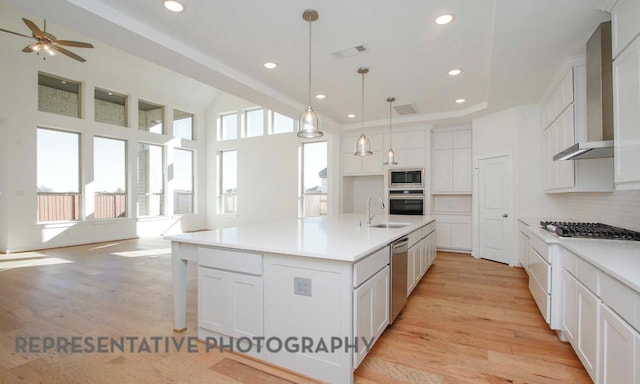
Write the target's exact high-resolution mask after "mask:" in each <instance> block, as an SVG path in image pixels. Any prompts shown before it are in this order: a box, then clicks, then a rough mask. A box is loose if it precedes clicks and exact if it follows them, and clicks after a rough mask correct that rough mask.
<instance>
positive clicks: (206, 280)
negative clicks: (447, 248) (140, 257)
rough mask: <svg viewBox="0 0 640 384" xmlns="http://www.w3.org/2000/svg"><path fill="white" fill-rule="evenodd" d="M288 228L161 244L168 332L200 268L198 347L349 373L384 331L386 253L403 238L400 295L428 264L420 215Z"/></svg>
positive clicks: (428, 229) (319, 373) (348, 378)
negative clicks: (167, 274) (168, 273)
mask: <svg viewBox="0 0 640 384" xmlns="http://www.w3.org/2000/svg"><path fill="white" fill-rule="evenodd" d="M379 223H394V224H399V223H401V224H403V225H402V226H401V227H400V225H397V226H398V227H396V228H377V227H374V226H366V225H365V223H364V217H363V216H362V215H349V214H345V215H336V216H330V217H321V218H307V219H290V220H282V221H275V222H269V223H264V224H256V225H247V226H241V227H233V228H223V229H218V230H214V231H204V232H195V233H188V234H181V235H176V236H168V237H166V238H167V239H168V240H171V241H172V260H173V285H174V314H175V319H174V321H175V330H176V331H179V330H183V329H184V328H185V313H186V280H187V261H196V262H197V263H198V338H199V339H201V340H204V341H205V342H208V343H209V344H210V345H211V344H213V345H216V344H217V345H219V346H222V345H225V346H227V347H228V349H231V348H233V349H234V350H235V351H239V352H242V353H246V354H248V355H250V356H253V357H256V358H258V359H261V360H265V361H268V362H270V363H273V364H275V365H279V366H282V367H285V368H288V369H290V370H293V371H296V372H299V373H302V374H304V375H307V376H310V377H313V378H317V379H320V380H323V381H327V382H340V383H350V382H352V381H353V371H354V369H355V368H357V366H358V364H359V363H360V362H361V361H362V359H363V358H364V356H365V355H366V353H367V352H368V350H369V348H370V347H371V346H372V345H373V343H375V341H376V340H377V338H378V337H379V336H380V335H381V334H382V332H383V331H384V329H385V328H386V326H387V325H388V324H389V305H390V292H391V281H390V276H391V274H390V265H389V264H390V244H391V243H392V242H394V241H396V240H398V239H401V238H404V237H408V239H409V251H408V254H409V257H408V262H407V265H406V267H407V277H406V278H407V287H408V290H407V294H409V293H410V290H411V289H413V287H415V285H416V284H417V282H418V281H419V280H420V278H421V277H422V276H423V275H424V273H425V272H426V270H427V269H428V267H429V266H430V265H431V264H432V262H433V259H434V257H435V232H434V229H435V223H434V220H433V219H432V218H431V217H427V216H394V215H389V216H379V217H376V220H374V224H379Z"/></svg>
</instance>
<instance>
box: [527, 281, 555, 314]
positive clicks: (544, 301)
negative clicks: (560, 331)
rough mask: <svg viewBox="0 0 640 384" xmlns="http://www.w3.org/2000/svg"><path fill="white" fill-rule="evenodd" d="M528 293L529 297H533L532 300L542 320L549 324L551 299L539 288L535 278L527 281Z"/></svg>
mask: <svg viewBox="0 0 640 384" xmlns="http://www.w3.org/2000/svg"><path fill="white" fill-rule="evenodd" d="M529 291H530V292H531V296H533V300H534V301H535V302H536V305H537V306H538V309H540V313H541V314H542V317H544V320H545V321H546V322H547V323H549V313H550V308H551V298H550V295H549V294H548V293H547V292H546V291H545V290H544V289H543V288H542V287H541V286H540V283H538V280H537V279H535V278H531V279H529Z"/></svg>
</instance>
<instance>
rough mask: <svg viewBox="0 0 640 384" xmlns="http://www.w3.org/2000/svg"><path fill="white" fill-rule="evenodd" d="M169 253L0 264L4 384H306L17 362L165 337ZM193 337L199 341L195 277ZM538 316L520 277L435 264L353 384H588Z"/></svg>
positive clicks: (246, 372) (128, 250) (454, 263)
mask: <svg viewBox="0 0 640 384" xmlns="http://www.w3.org/2000/svg"><path fill="white" fill-rule="evenodd" d="M169 248H170V246H169V243H168V242H166V241H164V240H161V239H144V240H128V241H117V242H110V243H102V244H95V245H88V246H78V247H69V248H60V249H52V250H46V251H39V252H28V253H19V254H9V255H0V382H2V383H18V382H25V383H39V382H42V383H310V382H311V381H309V380H305V379H303V378H301V377H298V376H295V375H293V374H291V373H289V372H286V371H282V370H279V369H276V368H274V367H271V366H268V365H263V364H261V363H259V362H256V361H254V360H251V359H247V358H244V357H242V356H239V355H236V354H231V353H219V352H212V351H210V352H200V353H186V352H184V351H183V352H169V353H165V352H161V353H120V352H116V353H84V354H82V353H76V354H65V353H50V352H48V353H16V352H15V342H16V337H24V336H27V337H28V336H40V337H42V336H54V337H55V336H65V337H69V338H70V337H72V336H94V337H98V336H109V337H122V336H138V337H143V336H146V337H152V336H172V335H173V332H172V331H171V329H172V325H173V324H172V319H173V315H172V298H171V263H170V254H169V253H170V249H169ZM189 274H190V282H189V304H188V314H187V319H188V322H187V326H188V328H189V329H188V330H187V331H186V333H185V334H184V335H185V336H195V335H196V331H195V326H196V318H197V316H196V285H195V282H196V268H195V266H194V265H190V267H189ZM589 382H590V380H589V378H588V376H587V374H586V372H585V371H584V369H583V368H582V366H581V364H580V362H579V361H578V359H577V357H576V356H575V354H574V353H573V351H572V349H571V347H570V346H569V345H568V344H566V343H562V342H560V341H558V339H557V338H556V336H555V334H554V333H553V332H551V331H550V330H549V329H548V327H547V325H546V324H545V323H544V321H543V319H542V317H541V316H540V314H539V313H538V310H537V308H536V307H535V304H534V302H533V300H532V298H531V296H530V294H529V292H528V289H527V283H526V274H525V273H524V272H523V271H522V269H519V268H510V267H507V266H504V265H501V264H496V263H492V262H489V261H484V260H476V259H473V258H472V257H470V256H468V255H460V254H451V253H439V254H438V257H437V259H436V263H435V265H434V266H433V267H432V268H431V269H430V270H429V271H428V272H427V274H426V275H425V277H424V278H423V280H422V282H421V283H420V285H419V286H418V287H417V288H416V290H415V291H414V293H413V295H412V296H411V297H410V298H409V302H408V304H407V306H406V307H405V309H404V311H403V312H402V313H401V315H400V317H399V318H398V320H397V321H396V323H395V324H394V325H393V326H391V327H389V328H388V329H387V331H386V332H385V334H384V335H383V336H382V338H381V339H380V340H379V341H378V343H377V344H376V346H375V347H374V349H373V350H372V351H371V353H370V355H369V356H368V357H367V359H366V360H365V361H364V362H363V365H362V366H361V367H360V368H358V370H357V371H356V383H362V384H365V383H589Z"/></svg>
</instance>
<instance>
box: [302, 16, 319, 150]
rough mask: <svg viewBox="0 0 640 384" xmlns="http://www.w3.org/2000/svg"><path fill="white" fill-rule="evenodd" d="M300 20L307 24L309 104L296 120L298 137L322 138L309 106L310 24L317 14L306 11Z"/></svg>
mask: <svg viewBox="0 0 640 384" xmlns="http://www.w3.org/2000/svg"><path fill="white" fill-rule="evenodd" d="M302 19H303V20H305V21H308V22H309V84H308V86H309V89H308V90H309V104H307V108H306V109H305V110H304V112H302V114H300V119H298V133H297V135H298V137H302V138H305V139H311V138H315V137H320V136H322V131H321V130H320V119H319V118H318V114H317V113H316V111H314V110H313V107H312V106H311V23H313V22H314V21H316V20H318V12H317V11H316V10H314V9H307V10H306V11H304V12H303V13H302Z"/></svg>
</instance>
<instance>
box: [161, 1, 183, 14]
mask: <svg viewBox="0 0 640 384" xmlns="http://www.w3.org/2000/svg"><path fill="white" fill-rule="evenodd" d="M164 7H165V8H167V9H168V10H170V11H171V12H182V11H184V5H182V3H180V2H179V1H175V0H165V2H164Z"/></svg>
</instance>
